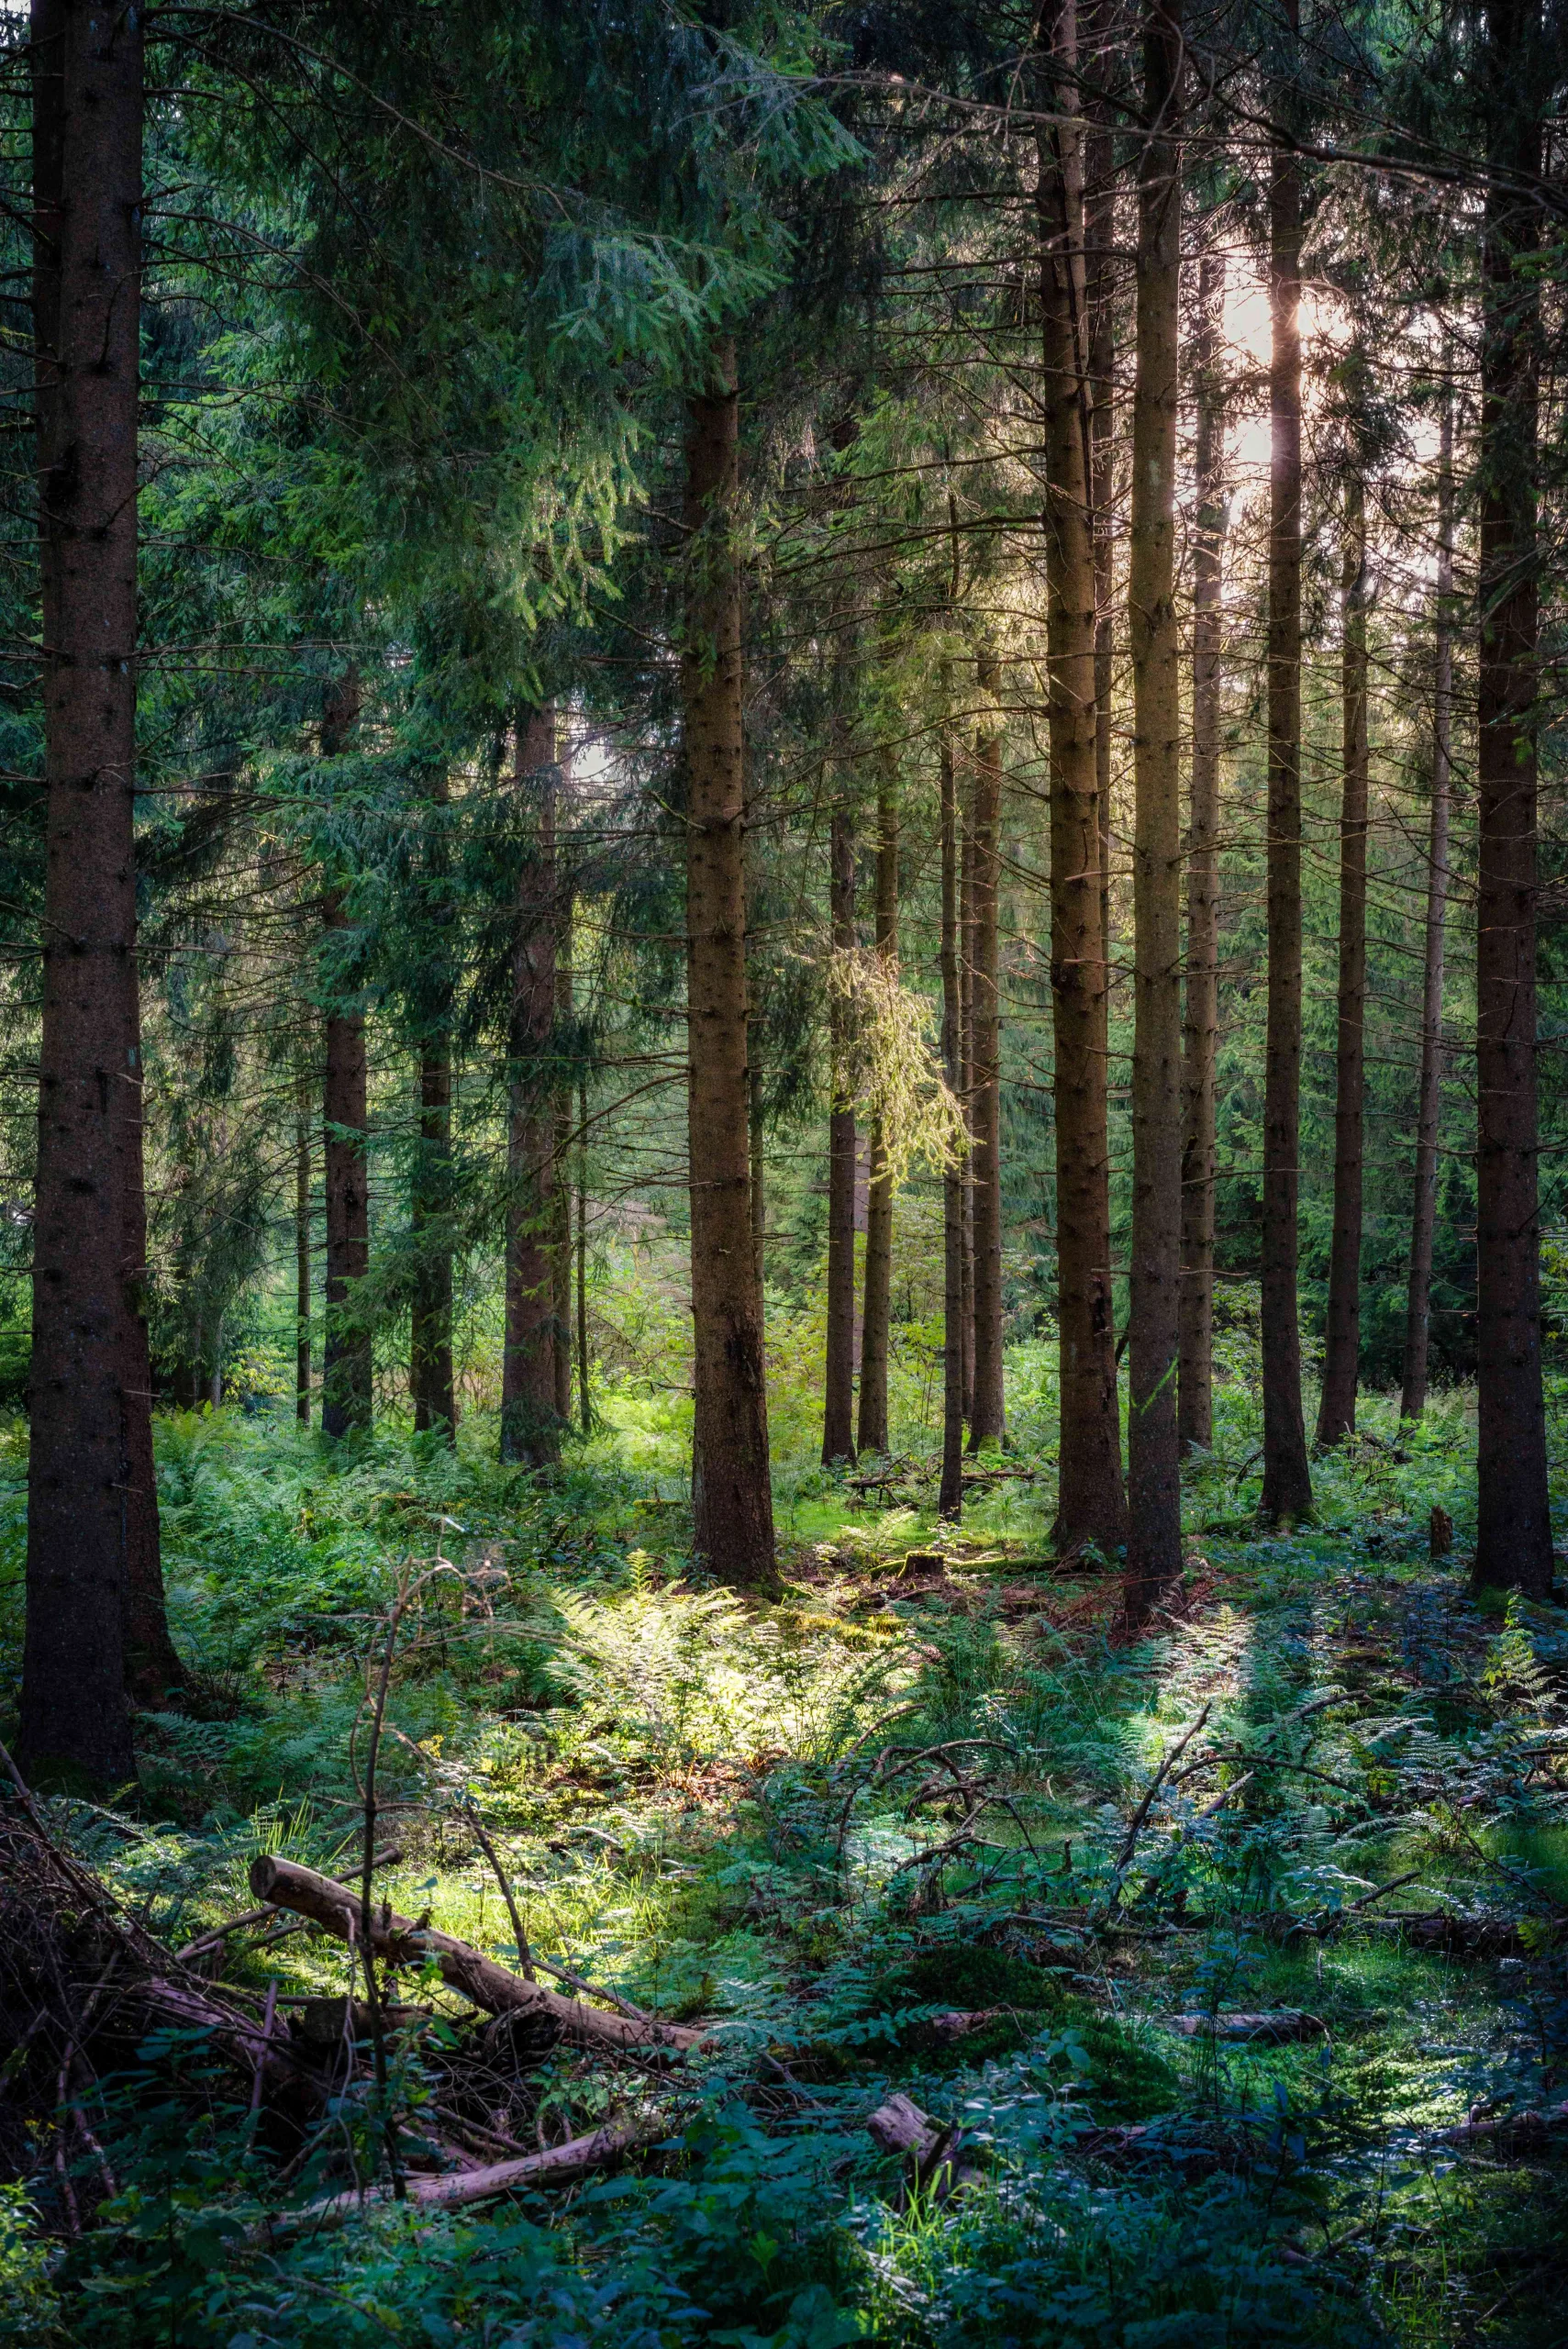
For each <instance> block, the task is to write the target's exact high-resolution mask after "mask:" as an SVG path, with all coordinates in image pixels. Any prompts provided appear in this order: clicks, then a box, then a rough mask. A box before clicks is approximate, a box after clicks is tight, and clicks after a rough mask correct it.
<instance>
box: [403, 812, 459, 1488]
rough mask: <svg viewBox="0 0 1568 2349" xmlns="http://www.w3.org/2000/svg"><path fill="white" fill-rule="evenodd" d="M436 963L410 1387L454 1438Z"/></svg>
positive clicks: (447, 1072) (424, 1055)
mask: <svg viewBox="0 0 1568 2349" xmlns="http://www.w3.org/2000/svg"><path fill="white" fill-rule="evenodd" d="M432 800H433V804H434V805H435V806H436V807H438V808H439V807H445V806H446V804H447V784H446V778H445V776H444V775H443V776H442V777H441V778H440V780H439V784H438V785H437V787H436V790H435V791H434V793H433V794H432ZM438 821H439V818H438ZM444 864H445V843H444V841H440V839H439V836H438V841H437V847H436V869H437V870H438V871H440V870H442V869H444ZM431 963H432V966H433V967H432V970H431V973H430V980H429V994H430V996H431V1000H430V1001H429V1002H428V1005H427V1018H428V1019H429V1020H430V1023H431V1024H430V1025H429V1026H428V1030H427V1033H426V1037H425V1041H424V1043H423V1046H422V1048H421V1051H420V1054H419V1140H418V1144H417V1152H416V1155H415V1160H414V1184H413V1195H412V1198H411V1200H410V1206H411V1208H412V1214H411V1216H410V1223H411V1226H412V1238H413V1241H414V1297H413V1313H412V1319H411V1329H410V1344H409V1385H410V1387H411V1388H412V1391H413V1397H414V1425H415V1427H416V1429H417V1430H418V1431H421V1432H424V1431H428V1430H429V1429H432V1428H444V1429H445V1431H446V1433H447V1439H448V1441H449V1442H450V1440H451V1436H452V1432H453V1431H454V1429H455V1428H456V1426H457V1397H456V1395H455V1393H454V1391H453V1386H452V1229H451V1218H452V1143H451V1118H452V1068H451V1017H452V1000H451V985H450V974H449V973H448V971H447V968H446V966H445V963H444V962H443V961H442V960H441V958H440V953H439V947H438V948H437V949H436V952H435V953H434V954H433V955H432V957H431Z"/></svg>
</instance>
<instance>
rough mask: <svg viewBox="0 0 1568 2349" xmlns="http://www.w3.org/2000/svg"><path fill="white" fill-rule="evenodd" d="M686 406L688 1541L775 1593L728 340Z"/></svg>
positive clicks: (735, 423) (741, 1582) (734, 1581)
mask: <svg viewBox="0 0 1568 2349" xmlns="http://www.w3.org/2000/svg"><path fill="white" fill-rule="evenodd" d="M713 377H714V384H715V388H713V389H711V390H708V391H705V392H701V393H698V394H696V395H695V396H694V397H693V398H692V400H691V401H690V403H689V410H688V429H687V438H686V491H685V522H686V527H687V531H688V547H689V554H688V562H689V565H690V573H689V580H688V603H687V610H686V625H685V642H684V647H683V651H682V660H681V714H682V734H683V748H684V765H685V787H686V1019H687V1042H688V1055H689V1058H688V1068H689V1080H688V1084H689V1091H688V1101H689V1110H688V1115H689V1136H688V1141H689V1149H690V1157H691V1217H692V1332H693V1383H694V1386H695V1417H694V1426H693V1440H692V1441H693V1477H692V1500H693V1513H694V1531H695V1550H696V1552H697V1553H698V1555H699V1556H700V1557H702V1558H703V1559H704V1560H705V1561H706V1564H707V1568H708V1571H709V1572H710V1573H711V1574H713V1575H716V1576H717V1579H718V1580H719V1581H720V1582H726V1583H729V1584H731V1585H734V1586H740V1587H747V1588H751V1589H759V1590H773V1588H775V1587H776V1586H777V1569H776V1565H775V1562H774V1551H773V1487H772V1484H771V1482H770V1477H769V1463H768V1398H767V1389H766V1386H765V1385H764V1382H763V1375H762V1324H761V1319H760V1317H759V1315H758V1311H757V1283H756V1275H755V1272H754V1270H753V1267H752V1263H751V1169H750V1165H749V1149H748V1144H749V1140H750V1136H749V1130H748V1117H747V1108H748V1086H747V1077H746V834H745V820H744V811H745V804H746V803H745V780H744V774H743V768H742V761H743V738H742V718H741V685H742V679H741V666H740V661H741V655H740V571H739V566H738V562H737V559H736V553H735V547H734V536H733V533H734V515H733V507H734V503H735V498H736V494H737V490H738V487H739V475H738V459H739V430H738V427H739V416H738V407H739V403H738V400H737V395H736V389H735V354H734V349H733V346H732V345H730V344H728V343H721V344H719V345H718V346H717V347H716V350H715V352H714V362H713Z"/></svg>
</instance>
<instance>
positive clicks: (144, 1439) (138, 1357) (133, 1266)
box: [124, 958, 223, 1706]
mask: <svg viewBox="0 0 1568 2349" xmlns="http://www.w3.org/2000/svg"><path fill="white" fill-rule="evenodd" d="M126 997H127V999H126V1012H127V1019H126V1041H125V1063H124V1065H125V1070H126V1079H125V1082H126V1085H127V1088H128V1092H129V1093H130V1094H131V1096H132V1097H133V1101H134V1108H133V1112H132V1116H131V1119H130V1132H129V1136H128V1149H127V1160H128V1179H127V1182H126V1192H125V1207H126V1242H125V1265H126V1282H127V1287H128V1294H129V1301H130V1314H129V1319H128V1326H127V1329H126V1332H125V1337H126V1343H127V1354H126V1363H127V1368H126V1378H125V1389H126V1401H127V1407H128V1408H127V1411H126V1464H127V1472H126V1497H125V1504H126V1617H125V1649H126V1659H125V1661H126V1688H127V1690H128V1694H129V1695H130V1696H131V1697H133V1698H137V1699H138V1700H139V1702H141V1703H142V1704H146V1705H151V1706H158V1705H161V1704H163V1703H164V1702H166V1700H167V1699H168V1698H170V1696H171V1695H172V1693H173V1692H174V1691H175V1690H177V1689H180V1688H182V1687H184V1685H185V1671H184V1666H183V1664H181V1662H180V1659H179V1656H178V1654H177V1653H176V1652H175V1648H174V1642H173V1640H172V1638H171V1636H170V1632H169V1616H168V1610H167V1609H166V1607H165V1605H164V1598H163V1561H162V1542H161V1531H160V1525H159V1515H158V1465H157V1462H156V1460H155V1459H154V1457H153V1450H152V1348H151V1344H150V1339H149V1335H148V1328H147V1186H146V1179H145V1173H144V1151H143V1137H144V1131H145V1128H144V1117H145V1108H146V1093H145V1085H144V1070H143V1062H142V1054H141V985H140V974H139V970H138V967H137V964H136V962H135V960H134V958H133V960H132V962H131V965H130V969H129V972H128V985H127V990H126ZM215 1364H216V1371H217V1382H216V1389H215V1393H214V1397H213V1399H214V1404H215V1407H216V1405H217V1404H218V1403H221V1401H222V1400H223V1386H222V1367H223V1354H222V1338H221V1330H220V1332H219V1340H218V1344H217V1349H216V1352H215Z"/></svg>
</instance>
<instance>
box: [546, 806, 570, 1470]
mask: <svg viewBox="0 0 1568 2349" xmlns="http://www.w3.org/2000/svg"><path fill="white" fill-rule="evenodd" d="M557 814H558V817H559V805H558V808H557ZM556 886H557V888H558V890H559V892H560V896H561V909H560V914H559V917H558V919H557V924H556V932H555V1022H556V1026H557V1028H558V1029H561V1030H562V1031H564V1030H566V1028H567V1027H568V1026H569V1025H570V1024H571V1021H572V1018H573V1011H574V1009H575V1008H576V993H575V984H574V981H573V974H572V898H573V891H572V884H571V880H570V878H569V876H568V875H566V874H562V872H561V871H560V870H559V865H558V868H557V874H556ZM573 1122H574V1112H573V1107H572V1085H571V1083H570V1080H568V1081H566V1082H564V1083H562V1084H561V1085H559V1086H558V1087H557V1090H556V1095H555V1152H554V1156H553V1158H552V1160H551V1164H550V1178H551V1182H552V1185H553V1192H554V1198H555V1215H554V1220H553V1223H552V1226H551V1253H550V1262H551V1264H552V1266H553V1268H554V1296H555V1416H556V1418H557V1419H559V1420H560V1422H561V1424H562V1427H565V1426H566V1425H567V1424H568V1422H569V1421H570V1419H571V1418H572V1352H573V1349H572V1327H573V1303H572V1267H573V1252H572V1250H573V1240H572V1172H571V1167H570V1164H569V1163H568V1161H569V1153H570V1152H571V1148H572V1132H573Z"/></svg>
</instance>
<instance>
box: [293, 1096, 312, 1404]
mask: <svg viewBox="0 0 1568 2349" xmlns="http://www.w3.org/2000/svg"><path fill="white" fill-rule="evenodd" d="M309 1085H310V1079H309V1078H308V1077H304V1078H302V1079H301V1081H300V1103H299V1114H298V1116H297V1117H296V1118H295V1130H294V1297H295V1308H294V1311H295V1320H294V1415H295V1419H297V1420H298V1421H299V1424H300V1426H301V1427H302V1428H307V1427H308V1426H309V1425H310V1106H309V1105H310V1096H309V1089H308V1088H309Z"/></svg>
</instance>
